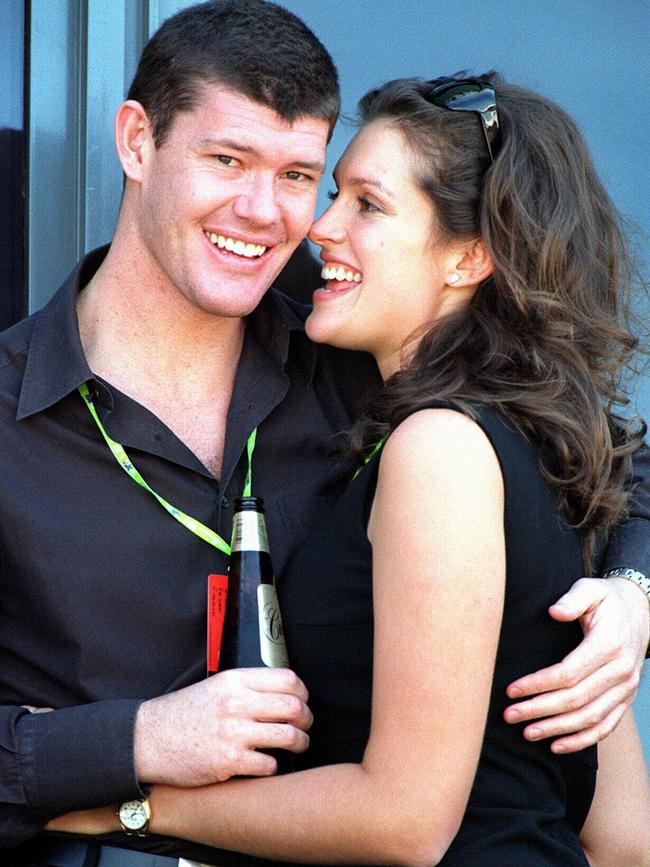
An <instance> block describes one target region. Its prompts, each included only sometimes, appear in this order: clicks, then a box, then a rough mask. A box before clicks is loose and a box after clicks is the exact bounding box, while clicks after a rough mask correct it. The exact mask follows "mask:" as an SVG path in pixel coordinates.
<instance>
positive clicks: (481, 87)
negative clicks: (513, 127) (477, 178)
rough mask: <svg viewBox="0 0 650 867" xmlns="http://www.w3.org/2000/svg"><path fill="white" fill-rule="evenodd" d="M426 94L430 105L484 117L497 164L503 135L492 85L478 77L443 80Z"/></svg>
mask: <svg viewBox="0 0 650 867" xmlns="http://www.w3.org/2000/svg"><path fill="white" fill-rule="evenodd" d="M423 95H424V98H425V99H426V100H427V102H430V103H432V104H433V105H437V106H439V107H440V108H449V109H451V110H452V111H474V112H476V113H477V114H478V115H479V117H480V118H481V126H482V127H483V133H484V134H485V143H486V144H487V149H488V153H489V154H490V159H491V160H492V162H494V158H495V156H496V155H497V154H498V152H499V147H500V146H501V135H500V132H499V115H498V114H497V98H496V94H495V92H494V88H493V87H492V86H491V85H489V84H487V83H486V82H485V81H481V80H480V79H478V78H464V79H458V78H443V79H438V83H437V84H435V85H434V86H433V87H432V88H431V90H430V91H429V92H428V93H425V94H423Z"/></svg>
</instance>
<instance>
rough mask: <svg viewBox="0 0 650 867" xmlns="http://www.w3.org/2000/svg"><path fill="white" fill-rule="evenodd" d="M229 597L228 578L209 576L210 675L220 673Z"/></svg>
mask: <svg viewBox="0 0 650 867" xmlns="http://www.w3.org/2000/svg"><path fill="white" fill-rule="evenodd" d="M227 596H228V576H227V575H208V675H210V674H215V673H216V672H217V671H219V654H220V652H221V636H222V634H223V623H224V620H225V619H226V598H227Z"/></svg>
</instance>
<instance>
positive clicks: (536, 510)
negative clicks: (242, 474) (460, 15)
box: [51, 74, 650, 867]
mask: <svg viewBox="0 0 650 867" xmlns="http://www.w3.org/2000/svg"><path fill="white" fill-rule="evenodd" d="M495 91H496V104H495ZM458 109H460V110H458ZM361 119H362V126H361V130H360V132H359V133H358V134H357V136H356V137H355V139H354V140H353V141H352V143H351V145H350V146H349V147H348V149H347V151H346V152H345V154H344V155H343V157H342V159H341V161H340V162H339V165H338V166H337V169H336V172H335V177H336V181H337V185H338V192H337V193H336V194H335V195H334V199H335V201H334V203H333V204H332V206H331V208H330V209H329V210H328V211H327V212H326V214H325V215H323V217H321V218H320V220H318V221H317V222H316V223H315V225H314V227H313V230H312V240H314V241H315V242H316V243H318V244H320V245H321V247H322V250H323V252H322V258H323V260H324V263H325V266H324V269H323V276H324V277H325V278H326V280H327V282H326V285H325V287H324V288H323V289H319V290H317V292H316V293H315V295H314V311H313V313H312V314H311V316H310V317H309V320H308V323H307V331H308V334H309V336H310V337H311V338H312V339H314V340H316V341H321V342H328V343H332V344H334V345H336V346H341V347H346V348H353V349H362V350H366V351H369V352H371V353H372V354H373V355H374V356H375V358H376V360H377V363H378V365H379V368H380V371H381V374H382V377H383V379H384V382H385V384H384V388H383V390H382V391H381V393H380V394H378V395H377V396H376V397H375V399H374V401H373V402H372V403H371V404H370V405H369V406H368V408H367V411H366V413H365V415H364V416H363V417H362V418H361V419H360V421H359V423H358V425H357V427H356V429H355V431H354V432H353V445H354V448H355V449H356V451H357V454H358V455H359V458H360V463H362V464H363V461H364V460H366V463H365V464H364V465H363V466H362V468H361V471H360V472H359V474H358V475H357V476H356V477H355V479H354V480H353V481H352V482H351V484H350V486H349V488H348V490H347V491H346V493H345V494H344V495H343V497H342V498H341V499H340V500H339V501H338V502H337V503H335V504H334V505H333V506H332V508H331V511H329V512H328V514H327V515H325V516H324V519H323V523H322V527H321V529H320V531H319V532H318V533H316V534H315V536H312V537H311V538H310V540H309V544H308V545H306V546H304V547H303V548H302V549H301V550H300V551H299V552H298V553H297V554H296V556H295V557H294V559H293V561H292V563H291V564H290V567H289V569H288V572H287V574H286V575H285V577H284V579H283V581H282V584H281V596H282V600H283V601H284V610H285V618H286V623H285V626H286V632H287V639H288V644H289V653H290V656H291V658H292V661H293V662H294V664H295V668H296V670H297V672H298V674H299V675H300V676H301V677H302V679H303V680H304V681H305V683H306V684H307V686H308V688H309V690H310V704H311V707H312V710H313V711H314V716H315V723H314V727H313V729H312V733H311V747H310V749H309V751H308V752H307V753H306V754H305V756H304V758H303V759H302V766H301V767H302V769H301V770H299V771H298V772H296V773H293V774H290V775H287V776H284V777H277V778H272V779H263V780H235V781H230V782H227V783H222V784H219V785H217V786H213V787H206V788H205V789H201V790H193V791H192V790H190V791H188V790H185V791H180V790H174V789H166V788H156V787H154V789H153V791H152V794H151V806H152V823H151V830H152V831H154V832H158V833H162V834H168V835H173V836H179V837H185V838H188V839H193V840H197V841H201V842H206V843H209V844H210V845H214V846H221V847H223V848H229V849H235V850H239V851H243V852H247V853H251V854H256V855H261V856H263V857H268V858H274V859H282V860H290V861H298V862H301V863H313V862H317V863H342V864H352V863H370V864H416V865H420V864H423V865H428V864H444V865H447V867H449V865H454V867H461V865H462V867H467V865H472V867H476V865H485V867H487V865H490V867H493V865H494V864H496V863H505V864H516V865H526V867H533V865H562V867H569V865H579V864H581V865H584V864H587V863H588V861H587V859H586V856H585V854H584V851H583V848H582V846H581V843H580V840H579V835H580V833H581V829H583V823H584V822H585V817H586V816H587V814H588V813H589V810H590V805H591V802H592V796H593V792H594V786H595V777H596V756H595V748H594V749H591V750H588V751H585V752H583V753H580V754H575V755H565V756H562V755H555V754H553V753H552V752H551V751H550V750H549V749H548V746H547V745H545V744H543V743H542V744H540V743H527V742H524V741H523V740H522V738H521V734H520V732H519V731H516V730H513V728H512V727H510V726H508V725H506V724H505V723H504V722H503V718H502V715H503V711H504V707H505V703H504V700H503V698H502V696H503V695H504V694H505V685H506V684H508V683H509V682H511V681H512V680H513V679H514V678H515V677H517V676H518V675H520V674H522V673H524V672H525V671H528V670H531V669H533V668H540V667H542V666H545V665H548V664H551V663H552V662H554V661H556V660H559V659H561V658H562V657H563V656H564V655H565V654H566V652H568V650H570V648H571V647H573V646H575V645H576V644H577V643H578V641H579V635H578V634H577V630H576V627H575V625H571V624H569V625H567V624H559V623H557V622H554V621H552V620H551V619H550V618H549V617H548V615H547V609H548V605H549V604H550V603H551V602H553V601H554V600H555V599H556V598H557V597H558V595H560V594H561V593H562V592H563V591H564V590H565V589H566V588H567V586H568V585H569V584H570V583H571V581H572V580H573V578H574V577H577V576H579V575H580V574H583V569H584V568H585V567H586V568H588V569H592V568H595V569H597V562H596V561H597V555H596V550H597V545H596V542H597V538H598V536H600V535H601V534H603V533H606V532H607V530H608V529H609V528H610V527H611V526H613V524H614V523H616V521H617V520H618V519H619V518H620V516H621V515H622V514H623V512H624V509H625V503H626V494H625V491H624V477H625V458H626V457H627V456H628V455H629V454H630V453H631V452H632V451H633V450H634V448H635V447H636V446H637V444H638V442H639V435H638V434H637V433H634V432H633V431H631V430H627V429H620V428H619V427H617V425H616V423H615V420H614V418H613V416H612V414H611V411H610V407H611V405H612V404H613V403H615V402H616V401H617V400H618V397H619V395H618V381H619V377H620V374H621V370H622V368H623V366H624V365H625V363H626V362H627V361H628V360H629V357H630V355H631V352H632V350H633V348H634V345H635V340H634V339H633V337H632V336H631V335H630V334H629V333H628V332H627V331H626V330H625V329H624V328H623V327H622V326H621V325H620V324H619V322H618V319H617V317H618V312H619V307H620V304H621V300H622V295H623V294H624V290H625V289H626V288H627V277H626V273H627V272H626V266H627V259H626V255H625V249H624V244H623V241H622V237H621V234H620V232H619V229H618V226H617V223H616V219H615V216H614V214H613V210H612V207H611V205H610V203H609V201H608V199H607V197H606V194H605V193H604V191H603V189H602V187H601V186H600V184H599V182H598V180H597V178H596V177H595V174H594V171H593V168H592V166H591V162H590V159H589V156H588V154H587V151H586V148H585V146H584V144H583V142H582V140H581V138H580V136H579V134H578V132H577V130H576V129H575V126H574V124H573V123H572V121H571V120H570V119H569V118H568V117H567V116H566V115H565V114H564V112H562V111H561V110H560V109H559V108H558V107H557V106H554V105H552V104H550V103H549V102H547V101H546V100H544V99H542V98H541V97H538V96H536V95H534V94H531V93H528V92H526V91H523V90H520V89H518V88H515V87H512V86H509V85H506V84H504V83H502V82H501V81H499V79H497V77H496V76H495V75H493V74H489V75H486V76H483V77H481V79H471V80H462V81H461V80H457V79H453V80H450V79H444V80H437V81H434V82H421V81H418V80H413V79H409V80H404V81H397V82H392V83H389V84H387V85H385V86H384V87H383V88H381V89H379V90H377V91H373V92H371V93H369V94H368V95H367V96H366V97H365V98H364V99H363V100H362V103H361ZM305 574H309V576H310V578H309V581H305V580H304V576H305ZM450 682H452V683H453V684H454V686H453V689H450V688H449V684H450ZM602 753H603V759H602V765H603V773H602V775H601V780H600V781H599V786H598V792H597V795H596V798H595V800H594V806H593V807H592V811H591V814H590V819H589V820H588V821H587V823H586V824H584V829H583V831H582V833H583V837H582V844H583V846H584V847H585V849H586V850H587V851H589V852H591V850H592V849H593V850H594V851H593V853H592V854H590V858H591V859H592V861H591V863H593V864H605V863H616V864H618V865H622V864H624V863H634V864H636V865H637V867H640V865H641V864H643V863H647V855H646V854H645V853H646V852H647V851H650V845H649V844H648V831H647V829H646V827H645V825H646V823H645V820H644V818H643V817H644V816H646V815H647V814H648V809H650V797H649V795H648V788H647V783H646V780H645V771H644V768H643V762H642V758H641V756H640V750H639V748H638V741H637V740H636V734H635V732H634V728H633V723H632V722H631V720H626V721H625V723H624V724H623V725H622V727H621V728H620V730H619V731H618V732H617V733H616V734H615V735H614V736H612V738H610V740H609V741H608V742H607V743H606V745H605V746H604V747H603V750H602ZM622 755H625V756H626V757H627V762H628V766H626V772H627V775H628V776H629V779H626V781H625V786H623V785H622V784H621V780H620V771H621V767H622V766H621V764H620V757H621V756H622ZM630 764H631V767H630V766H629V765H630ZM612 793H614V796H615V798H616V803H617V805H618V806H619V807H620V808H622V810H623V814H625V812H626V808H627V807H629V809H628V810H627V812H628V813H629V814H630V819H629V821H627V820H626V821H619V822H618V823H617V825H616V828H613V829H611V830H610V833H609V835H608V836H603V835H602V824H603V819H602V816H603V815H609V806H610V801H611V798H612ZM635 815H636V816H638V817H640V821H638V820H637V821H636V822H635V819H634V816H635ZM91 816H92V819H89V817H88V814H82V815H81V816H78V817H77V818H76V819H75V817H74V816H73V817H71V818H69V819H66V820H64V821H63V822H62V823H53V825H52V826H51V827H53V828H59V829H63V830H87V831H89V832H97V831H98V830H111V829H115V828H117V820H116V818H115V816H114V814H113V811H104V812H103V813H102V812H101V811H100V812H99V813H96V814H91ZM616 829H620V832H619V833H617V830H616ZM644 847H645V848H644ZM626 859H629V861H628V862H626ZM643 859H645V861H644V860H643Z"/></svg>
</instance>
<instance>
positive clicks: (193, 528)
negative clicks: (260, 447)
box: [77, 382, 257, 556]
mask: <svg viewBox="0 0 650 867" xmlns="http://www.w3.org/2000/svg"><path fill="white" fill-rule="evenodd" d="M77 390H78V392H79V394H80V395H81V396H82V398H83V399H84V403H85V404H86V406H87V407H88V409H89V411H90V414H91V415H92V417H93V418H94V419H95V422H96V424H97V427H98V428H99V430H100V431H101V434H102V436H103V437H104V439H105V440H106V444H107V446H108V447H109V449H110V450H111V452H112V454H113V457H114V458H115V460H116V461H117V462H118V464H119V465H120V466H121V467H122V469H123V470H124V472H125V473H127V474H128V475H129V476H130V477H131V478H132V479H133V481H134V482H137V483H138V484H139V485H140V487H142V488H144V489H145V491H149V493H150V494H151V495H152V496H153V497H155V498H156V499H157V500H158V502H159V503H160V505H161V506H162V507H163V509H166V510H167V511H168V512H169V514H170V515H171V516H172V518H176V520H177V521H178V522H179V523H181V524H182V525H183V526H184V527H185V528H186V529H188V530H189V531H190V533H194V535H195V536H198V537H199V539H203V541H204V542H207V543H208V545H212V546H213V547H214V548H218V549H219V550H220V551H223V552H224V554H228V556H230V545H229V544H228V543H227V542H226V541H225V539H223V538H222V537H221V536H220V535H219V534H218V533H215V532H214V530H211V529H210V528H209V527H206V526H205V524H202V523H201V522H200V521H197V520H196V518H192V517H191V516H190V515H186V514H185V512H181V510H180V509H177V508H176V506H172V504H171V503H168V502H167V500H165V498H164V497H161V496H160V494H158V493H156V491H154V490H153V488H151V487H149V485H148V484H147V482H146V481H145V480H144V479H143V478H142V476H141V475H140V473H139V472H138V471H137V470H136V468H135V467H134V466H133V464H132V463H131V461H130V459H129V456H128V455H127V453H126V451H125V450H124V446H122V445H121V444H120V443H118V442H116V441H115V440H114V439H111V438H110V437H109V435H108V434H107V433H106V429H105V428H104V425H103V424H102V423H101V421H100V420H99V416H98V415H97V410H96V409H95V404H94V403H93V400H92V398H91V396H90V391H89V390H88V386H87V385H86V383H85V382H84V383H83V384H82V385H80V386H79V388H78V389H77ZM256 439H257V428H255V429H254V430H253V432H252V433H251V435H250V436H249V437H248V442H247V444H246V454H247V456H248V470H247V472H246V479H245V481H244V492H243V494H242V496H244V497H250V495H251V469H252V461H253V451H254V450H255V440H256Z"/></svg>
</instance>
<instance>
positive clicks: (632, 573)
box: [603, 566, 650, 602]
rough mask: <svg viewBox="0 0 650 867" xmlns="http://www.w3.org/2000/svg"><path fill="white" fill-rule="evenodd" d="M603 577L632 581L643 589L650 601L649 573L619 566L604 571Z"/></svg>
mask: <svg viewBox="0 0 650 867" xmlns="http://www.w3.org/2000/svg"><path fill="white" fill-rule="evenodd" d="M603 578H624V579H625V580H626V581H631V582H632V583H633V584H636V585H637V587H640V588H641V590H643V592H644V593H645V595H646V596H647V597H648V602H650V578H648V576H647V575H644V574H643V572H639V571H637V570H636V569H626V568H624V567H623V566H619V567H618V568H616V569H608V571H607V572H605V573H604V575H603Z"/></svg>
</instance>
